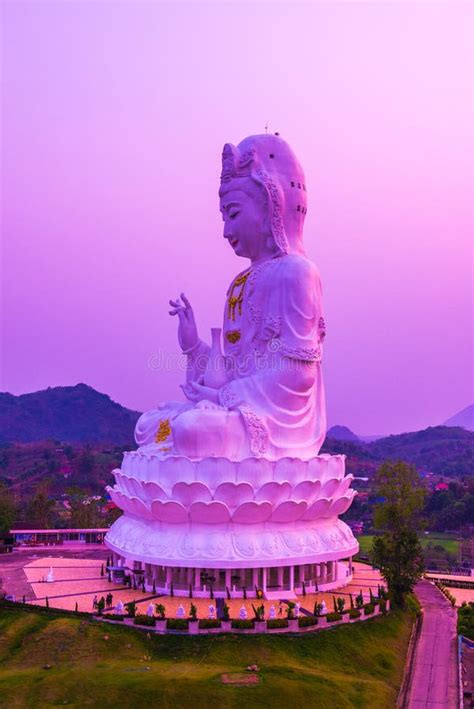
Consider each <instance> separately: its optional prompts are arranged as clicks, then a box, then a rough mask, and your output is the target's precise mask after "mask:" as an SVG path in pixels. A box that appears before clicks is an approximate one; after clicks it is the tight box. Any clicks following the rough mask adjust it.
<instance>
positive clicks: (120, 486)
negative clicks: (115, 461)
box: [112, 469, 127, 492]
mask: <svg viewBox="0 0 474 709" xmlns="http://www.w3.org/2000/svg"><path fill="white" fill-rule="evenodd" d="M113 473H114V475H115V490H120V492H127V487H126V485H125V479H124V478H126V475H124V474H123V473H122V472H121V471H120V469H116V470H114V471H113ZM112 489H114V488H112Z"/></svg>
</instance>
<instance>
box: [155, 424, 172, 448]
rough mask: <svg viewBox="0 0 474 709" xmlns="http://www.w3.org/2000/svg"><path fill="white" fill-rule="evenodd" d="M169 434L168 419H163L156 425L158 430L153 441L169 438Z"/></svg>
mask: <svg viewBox="0 0 474 709" xmlns="http://www.w3.org/2000/svg"><path fill="white" fill-rule="evenodd" d="M170 435H171V426H170V420H169V419H163V420H162V421H160V425H159V426H158V431H157V432H156V436H155V443H162V442H163V441H166V439H167V438H169V436H170Z"/></svg>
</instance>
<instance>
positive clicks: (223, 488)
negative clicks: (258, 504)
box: [214, 483, 253, 510]
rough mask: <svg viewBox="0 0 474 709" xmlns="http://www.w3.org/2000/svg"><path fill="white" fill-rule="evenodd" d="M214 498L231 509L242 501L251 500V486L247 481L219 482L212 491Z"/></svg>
mask: <svg viewBox="0 0 474 709" xmlns="http://www.w3.org/2000/svg"><path fill="white" fill-rule="evenodd" d="M214 499H215V500H220V501H221V502H223V503H224V504H225V505H227V507H228V508H229V509H232V510H233V509H235V508H236V507H238V506H239V505H242V504H243V503H244V502H249V501H250V500H253V487H252V486H251V485H249V483H221V484H220V485H219V486H218V488H217V490H216V491H215V493H214Z"/></svg>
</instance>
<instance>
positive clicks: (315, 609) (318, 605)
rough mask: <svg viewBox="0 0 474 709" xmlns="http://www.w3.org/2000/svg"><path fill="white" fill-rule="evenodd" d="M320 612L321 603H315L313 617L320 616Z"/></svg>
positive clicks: (321, 608)
mask: <svg viewBox="0 0 474 709" xmlns="http://www.w3.org/2000/svg"><path fill="white" fill-rule="evenodd" d="M322 610H323V604H322V603H315V604H314V611H313V615H315V616H320V615H321V611H322Z"/></svg>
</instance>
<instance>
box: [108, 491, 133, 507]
mask: <svg viewBox="0 0 474 709" xmlns="http://www.w3.org/2000/svg"><path fill="white" fill-rule="evenodd" d="M106 490H107V492H108V493H109V495H110V498H111V500H112V502H114V503H115V504H116V505H117V507H119V508H120V509H121V510H126V509H128V501H129V499H130V498H129V497H127V495H124V494H123V492H120V490H117V489H116V488H111V487H107V488H106Z"/></svg>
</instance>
